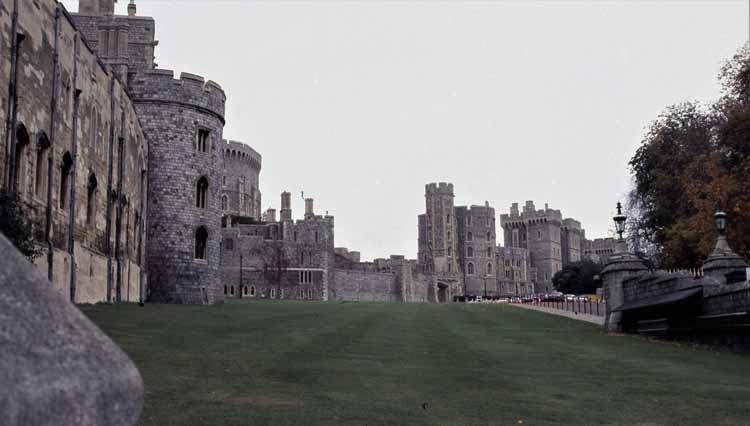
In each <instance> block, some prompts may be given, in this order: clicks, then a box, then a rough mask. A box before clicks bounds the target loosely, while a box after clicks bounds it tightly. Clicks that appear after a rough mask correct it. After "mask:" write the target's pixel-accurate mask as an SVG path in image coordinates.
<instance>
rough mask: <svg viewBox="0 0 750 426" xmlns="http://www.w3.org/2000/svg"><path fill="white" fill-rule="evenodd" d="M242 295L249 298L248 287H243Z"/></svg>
mask: <svg viewBox="0 0 750 426" xmlns="http://www.w3.org/2000/svg"><path fill="white" fill-rule="evenodd" d="M242 294H244V295H245V296H247V286H246V285H243V286H242Z"/></svg>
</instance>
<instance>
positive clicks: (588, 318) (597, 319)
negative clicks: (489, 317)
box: [510, 303, 604, 326]
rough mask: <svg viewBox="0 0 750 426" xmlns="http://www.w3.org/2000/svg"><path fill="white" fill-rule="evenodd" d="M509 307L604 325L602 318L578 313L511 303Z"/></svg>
mask: <svg viewBox="0 0 750 426" xmlns="http://www.w3.org/2000/svg"><path fill="white" fill-rule="evenodd" d="M510 305H511V306H515V307H517V308H522V309H529V310H532V311H539V312H545V313H548V314H552V315H559V316H561V317H566V318H572V319H574V320H579V321H586V322H590V323H592V324H597V325H602V326H603V325H604V317H598V316H596V315H589V314H582V313H580V312H579V313H575V312H571V311H563V310H561V309H554V308H547V307H545V306H536V305H529V304H523V303H512V304H510Z"/></svg>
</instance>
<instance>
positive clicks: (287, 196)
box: [281, 191, 292, 222]
mask: <svg viewBox="0 0 750 426" xmlns="http://www.w3.org/2000/svg"><path fill="white" fill-rule="evenodd" d="M290 220H292V194H291V193H289V192H286V191H284V192H282V193H281V221H282V222H284V221H290Z"/></svg>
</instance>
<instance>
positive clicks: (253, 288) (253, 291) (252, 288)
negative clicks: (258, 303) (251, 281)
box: [250, 285, 255, 297]
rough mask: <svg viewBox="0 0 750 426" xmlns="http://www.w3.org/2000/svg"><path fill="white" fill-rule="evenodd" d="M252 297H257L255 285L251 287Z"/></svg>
mask: <svg viewBox="0 0 750 426" xmlns="http://www.w3.org/2000/svg"><path fill="white" fill-rule="evenodd" d="M250 296H252V297H255V286H254V285H251V286H250Z"/></svg>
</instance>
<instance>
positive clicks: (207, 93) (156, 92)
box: [128, 69, 227, 123]
mask: <svg viewBox="0 0 750 426" xmlns="http://www.w3.org/2000/svg"><path fill="white" fill-rule="evenodd" d="M128 91H129V93H130V95H131V97H132V98H133V100H134V102H135V103H136V104H138V103H170V104H180V105H183V106H186V107H193V108H196V109H199V110H201V111H205V112H207V113H210V114H213V115H216V116H217V117H218V118H219V119H220V120H221V122H222V123H223V122H224V110H225V104H226V100H227V97H226V94H225V93H224V90H223V89H222V88H221V86H220V85H219V84H218V83H216V82H214V81H210V80H209V81H208V82H206V81H205V79H204V78H203V77H201V76H199V75H195V74H190V73H186V72H183V73H182V74H180V78H179V79H176V78H174V71H172V70H164V69H154V70H148V71H144V72H139V73H137V74H135V76H134V78H133V80H132V82H131V83H130V87H129V90H128Z"/></svg>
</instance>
